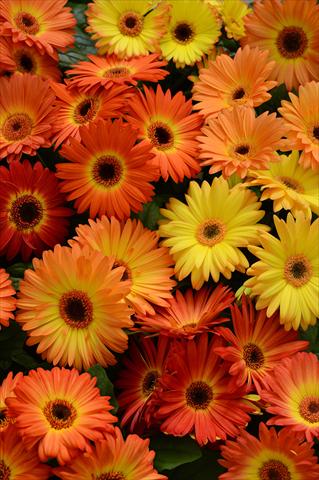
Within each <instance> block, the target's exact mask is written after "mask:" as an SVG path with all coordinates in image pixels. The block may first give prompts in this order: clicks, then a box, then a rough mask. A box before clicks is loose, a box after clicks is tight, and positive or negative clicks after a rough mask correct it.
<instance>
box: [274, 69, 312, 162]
mask: <svg viewBox="0 0 319 480" xmlns="http://www.w3.org/2000/svg"><path fill="white" fill-rule="evenodd" d="M318 68H319V67H318ZM289 97H290V100H291V102H287V101H286V100H283V101H282V107H281V108H279V109H278V110H279V112H280V114H281V115H282V116H283V119H284V122H285V124H286V127H287V128H288V132H287V137H288V141H289V145H288V147H287V148H289V150H292V149H295V150H302V154H301V156H300V159H299V163H301V165H303V166H304V167H305V168H309V167H311V168H312V169H313V170H316V171H318V170H319V82H310V83H307V84H306V85H305V86H301V87H300V88H299V97H297V96H296V95H294V94H293V93H289Z"/></svg>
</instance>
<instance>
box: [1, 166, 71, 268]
mask: <svg viewBox="0 0 319 480" xmlns="http://www.w3.org/2000/svg"><path fill="white" fill-rule="evenodd" d="M64 202H65V196H64V195H63V194H62V193H61V192H60V190H59V183H58V181H57V179H56V177H55V175H54V173H53V172H51V171H50V170H49V169H48V168H43V166H42V165H41V163H40V162H36V163H35V165H34V166H33V167H32V165H31V164H30V162H29V161H28V160H24V161H23V162H22V163H20V162H12V163H11V164H10V166H9V169H7V168H6V167H0V232H2V234H1V237H0V255H6V257H7V258H8V259H9V260H11V259H12V258H14V257H15V256H16V255H17V254H18V253H20V254H21V256H22V259H23V261H24V262H25V261H27V260H28V259H29V258H30V256H31V255H32V254H36V255H40V254H41V253H42V252H43V250H46V249H47V248H48V247H53V246H54V245H55V244H56V243H59V242H62V241H63V240H64V238H65V237H66V236H67V234H68V225H69V222H68V220H67V217H69V216H70V215H72V210H71V209H70V208H67V207H64Z"/></svg>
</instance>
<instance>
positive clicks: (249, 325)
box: [215, 296, 308, 391]
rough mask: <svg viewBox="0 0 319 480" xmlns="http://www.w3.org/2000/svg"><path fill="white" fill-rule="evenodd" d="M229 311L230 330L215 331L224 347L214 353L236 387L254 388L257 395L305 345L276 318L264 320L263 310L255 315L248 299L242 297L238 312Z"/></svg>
mask: <svg viewBox="0 0 319 480" xmlns="http://www.w3.org/2000/svg"><path fill="white" fill-rule="evenodd" d="M230 308H231V313H232V321H233V329H234V332H232V331H231V330H230V329H229V328H225V327H218V328H217V333H218V334H219V335H221V336H222V337H223V338H224V339H225V340H226V342H227V343H228V345H227V346H222V347H219V348H216V349H215V352H216V353H217V354H218V355H220V356H221V357H222V358H223V359H224V360H226V361H227V362H229V363H230V364H231V366H230V368H229V373H230V374H231V375H234V378H235V379H236V382H237V384H238V385H244V384H245V383H247V384H248V387H249V388H251V387H252V385H253V384H254V385H255V387H256V388H257V390H258V391H260V389H261V388H262V386H263V385H264V382H265V378H267V377H266V375H267V374H268V373H270V374H271V372H272V370H273V369H274V367H276V366H277V364H278V362H280V361H281V360H282V359H283V358H286V357H288V356H291V355H293V354H294V353H296V352H298V351H300V350H304V349H306V348H307V346H308V342H305V341H301V340H298V335H297V332H294V331H290V332H286V330H284V328H283V327H282V326H281V325H280V323H279V315H278V313H277V314H274V315H272V316H271V317H269V318H267V317H266V309H263V310H260V311H259V312H257V311H255V309H254V306H253V304H252V302H251V300H250V299H247V298H246V297H245V296H243V297H242V307H241V309H240V308H239V307H238V306H237V305H236V304H234V305H233V306H231V307H230Z"/></svg>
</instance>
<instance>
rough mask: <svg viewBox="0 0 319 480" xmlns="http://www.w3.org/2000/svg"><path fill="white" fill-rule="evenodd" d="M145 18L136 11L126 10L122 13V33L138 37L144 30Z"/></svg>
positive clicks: (120, 21)
mask: <svg viewBox="0 0 319 480" xmlns="http://www.w3.org/2000/svg"><path fill="white" fill-rule="evenodd" d="M143 24H144V18H143V16H142V15H140V14H137V13H135V12H126V13H124V14H123V15H121V17H120V20H119V25H118V26H119V29H120V32H121V33H122V35H126V36H129V37H137V36H138V35H139V34H140V33H141V31H142V30H143Z"/></svg>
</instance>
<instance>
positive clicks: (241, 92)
mask: <svg viewBox="0 0 319 480" xmlns="http://www.w3.org/2000/svg"><path fill="white" fill-rule="evenodd" d="M244 96H245V90H244V89H243V88H242V87H238V88H237V89H236V90H235V91H234V93H233V97H232V98H233V100H240V99H241V98H243V97H244Z"/></svg>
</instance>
